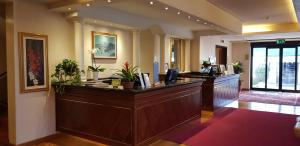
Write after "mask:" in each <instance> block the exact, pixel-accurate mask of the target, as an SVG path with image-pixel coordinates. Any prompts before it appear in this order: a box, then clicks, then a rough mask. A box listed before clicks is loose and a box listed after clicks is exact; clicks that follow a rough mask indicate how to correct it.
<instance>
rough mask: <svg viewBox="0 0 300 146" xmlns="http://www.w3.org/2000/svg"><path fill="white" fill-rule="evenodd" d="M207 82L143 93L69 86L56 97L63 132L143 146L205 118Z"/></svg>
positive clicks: (189, 81) (182, 83)
mask: <svg viewBox="0 0 300 146" xmlns="http://www.w3.org/2000/svg"><path fill="white" fill-rule="evenodd" d="M201 85H202V80H199V79H185V80H181V81H179V82H178V83H176V84H174V85H169V86H162V87H154V88H150V89H141V90H114V89H99V88H91V87H71V86H69V87H66V92H65V94H64V95H63V96H56V121H57V122H56V126H57V130H58V131H62V132H65V133H69V134H73V135H77V136H80V137H83V138H88V139H91V140H95V141H99V142H101V143H104V144H109V145H124V146H139V145H147V144H150V143H152V142H154V141H155V140H158V139H159V138H160V137H161V136H162V135H163V134H164V133H166V132H168V131H169V130H172V129H173V128H175V127H177V126H179V125H181V124H184V123H186V122H188V121H190V120H192V119H195V118H199V117H200V115H201V103H202V101H201V99H202V98H201V96H202V93H201V90H202V89H201Z"/></svg>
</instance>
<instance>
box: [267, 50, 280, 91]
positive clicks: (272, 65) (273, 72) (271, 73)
mask: <svg viewBox="0 0 300 146" xmlns="http://www.w3.org/2000/svg"><path fill="white" fill-rule="evenodd" d="M267 51H268V53H267V54H268V58H267V89H279V68H280V63H279V62H280V49H279V48H268V49H267Z"/></svg>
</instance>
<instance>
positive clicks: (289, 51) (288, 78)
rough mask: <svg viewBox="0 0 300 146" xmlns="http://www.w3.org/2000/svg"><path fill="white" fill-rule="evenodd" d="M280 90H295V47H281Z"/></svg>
mask: <svg viewBox="0 0 300 146" xmlns="http://www.w3.org/2000/svg"><path fill="white" fill-rule="evenodd" d="M281 77H282V90H295V87H296V86H295V83H296V48H282V76H281Z"/></svg>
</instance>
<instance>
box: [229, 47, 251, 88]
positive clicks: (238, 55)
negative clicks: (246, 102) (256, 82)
mask: <svg viewBox="0 0 300 146" xmlns="http://www.w3.org/2000/svg"><path fill="white" fill-rule="evenodd" d="M250 48H251V47H250V43H249V42H233V43H232V61H240V62H241V63H242V65H243V70H244V72H243V74H242V75H241V80H242V89H250Z"/></svg>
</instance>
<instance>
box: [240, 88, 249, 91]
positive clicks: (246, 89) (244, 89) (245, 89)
mask: <svg viewBox="0 0 300 146" xmlns="http://www.w3.org/2000/svg"><path fill="white" fill-rule="evenodd" d="M242 91H250V89H248V88H243V89H242Z"/></svg>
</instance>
